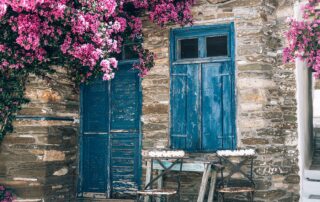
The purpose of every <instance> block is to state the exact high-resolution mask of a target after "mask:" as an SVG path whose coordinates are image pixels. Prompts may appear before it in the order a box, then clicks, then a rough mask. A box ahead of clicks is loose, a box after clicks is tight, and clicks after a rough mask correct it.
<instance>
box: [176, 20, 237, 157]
mask: <svg viewBox="0 0 320 202" xmlns="http://www.w3.org/2000/svg"><path fill="white" fill-rule="evenodd" d="M233 30H234V28H233V23H231V24H226V25H212V26H198V27H197V26H194V27H191V28H190V27H189V28H181V29H174V30H172V31H171V36H170V40H171V41H170V43H171V47H170V51H171V58H170V60H171V68H170V75H171V76H170V83H171V86H170V97H171V100H170V102H171V104H170V113H171V116H170V117H171V120H170V135H171V147H172V148H174V149H184V150H187V151H197V152H199V151H201V152H214V151H216V150H221V149H234V148H235V147H236V130H235V93H234V91H235V90H234V89H235V88H234V31H233Z"/></svg>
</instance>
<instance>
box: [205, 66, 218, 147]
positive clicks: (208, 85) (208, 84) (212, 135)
mask: <svg viewBox="0 0 320 202" xmlns="http://www.w3.org/2000/svg"><path fill="white" fill-rule="evenodd" d="M221 68H222V64H221V63H209V64H204V65H203V66H202V89H201V91H202V92H201V93H202V103H201V104H202V111H203V113H202V150H204V151H215V150H217V149H219V146H220V144H219V143H220V141H221V139H219V138H220V137H222V136H223V129H222V128H223V125H222V118H223V114H222V107H223V103H222V94H223V92H222V80H221Z"/></svg>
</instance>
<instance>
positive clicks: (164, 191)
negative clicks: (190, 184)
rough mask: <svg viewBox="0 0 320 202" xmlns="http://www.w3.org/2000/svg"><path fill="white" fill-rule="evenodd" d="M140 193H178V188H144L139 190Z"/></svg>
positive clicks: (151, 194)
mask: <svg viewBox="0 0 320 202" xmlns="http://www.w3.org/2000/svg"><path fill="white" fill-rule="evenodd" d="M137 193H138V194H141V195H146V196H147V195H150V196H153V195H174V194H176V193H177V190H174V189H149V190H142V191H138V192H137Z"/></svg>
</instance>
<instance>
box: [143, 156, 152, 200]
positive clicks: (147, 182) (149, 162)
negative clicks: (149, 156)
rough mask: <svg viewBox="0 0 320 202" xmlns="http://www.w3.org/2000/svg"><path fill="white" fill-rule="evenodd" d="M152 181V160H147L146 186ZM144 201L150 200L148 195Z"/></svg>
mask: <svg viewBox="0 0 320 202" xmlns="http://www.w3.org/2000/svg"><path fill="white" fill-rule="evenodd" d="M150 181H151V160H148V161H147V170H146V183H145V186H147V184H149V182H150ZM144 202H149V197H148V196H146V197H144Z"/></svg>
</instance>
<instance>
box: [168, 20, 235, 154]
mask: <svg viewBox="0 0 320 202" xmlns="http://www.w3.org/2000/svg"><path fill="white" fill-rule="evenodd" d="M215 36H227V37H228V41H227V46H228V47H227V51H228V55H227V56H214V57H207V56H206V55H207V46H206V39H207V38H208V37H215ZM192 38H198V49H199V50H198V51H200V50H201V49H203V51H200V52H199V53H198V56H199V57H198V58H188V59H179V54H180V50H178V49H179V46H180V45H179V40H181V39H192ZM177 50H178V51H177ZM169 51H170V97H171V85H172V84H171V82H172V81H171V74H172V68H173V66H174V65H179V64H196V63H199V64H201V63H210V62H230V70H231V76H232V78H233V80H232V89H231V90H232V95H233V96H234V98H233V99H232V101H231V102H232V107H233V109H232V111H233V113H232V115H231V118H232V120H233V121H232V124H233V125H232V130H233V134H234V136H235V139H234V141H235V142H234V148H232V149H236V148H237V130H236V122H237V121H236V114H237V106H236V103H237V97H236V87H235V81H236V78H235V55H236V54H235V32H234V22H231V23H228V24H215V25H200V26H192V27H184V28H174V29H170V50H169ZM200 82H202V81H200ZM171 112H172V109H171V98H170V105H169V129H168V130H169V146H170V147H171V148H172V146H173V145H172V142H171V116H172V114H171ZM198 135H200V136H202V134H198ZM190 152H192V153H212V152H215V151H207V150H203V149H201V148H200V149H196V150H195V151H190Z"/></svg>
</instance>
